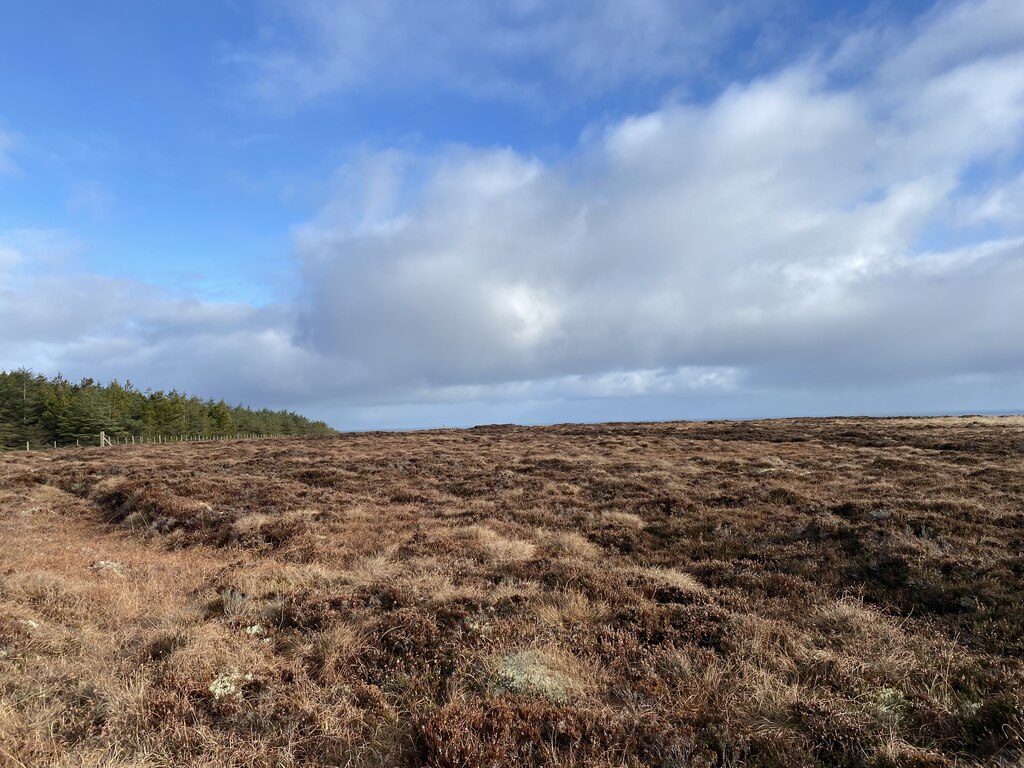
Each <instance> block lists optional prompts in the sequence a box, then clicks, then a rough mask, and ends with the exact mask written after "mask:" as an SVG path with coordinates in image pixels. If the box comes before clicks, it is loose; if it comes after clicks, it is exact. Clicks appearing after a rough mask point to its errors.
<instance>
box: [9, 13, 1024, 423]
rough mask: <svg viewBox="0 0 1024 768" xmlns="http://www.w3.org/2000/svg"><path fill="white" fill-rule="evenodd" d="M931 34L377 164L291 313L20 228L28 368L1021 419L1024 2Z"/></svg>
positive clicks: (618, 402)
mask: <svg viewBox="0 0 1024 768" xmlns="http://www.w3.org/2000/svg"><path fill="white" fill-rule="evenodd" d="M655 6H657V4H652V8H654V7H655ZM323 8H324V7H323V6H320V5H319V4H307V6H306V10H307V11H308V12H309V13H322V12H325V11H324V10H323ZM652 34H653V33H652ZM907 35H909V36H906V37H902V38H900V37H893V36H892V35H889V36H884V35H877V34H873V33H872V31H871V30H868V31H867V32H865V33H863V34H862V35H860V36H859V37H856V38H853V37H851V39H850V40H849V41H848V44H847V45H844V46H841V47H840V48H839V51H838V53H837V54H835V55H833V56H828V57H824V56H823V57H816V58H812V59H810V60H806V61H801V62H797V63H794V64H793V65H792V66H790V67H788V68H786V69H784V70H781V71H779V72H776V73H775V74H773V75H770V76H766V77H764V78H761V79H758V80H754V81H751V82H746V83H737V84H734V85H733V86H731V87H729V88H727V89H726V90H725V91H724V92H723V93H722V94H721V95H720V96H719V97H717V98H716V99H714V100H713V101H711V102H709V103H696V102H687V101H678V100H674V101H670V102H667V103H666V104H665V105H664V106H663V107H662V108H660V109H658V110H656V111H653V112H650V113H648V114H641V115H635V116H632V117H629V118H626V119H622V120H618V121H616V122H613V123H610V124H607V125H603V126H595V127H594V128H593V129H592V130H590V131H588V132H587V133H586V135H585V136H584V137H583V139H581V142H580V145H579V147H578V149H577V151H576V152H575V153H574V154H573V156H572V157H571V158H570V159H567V160H564V161H562V162H556V163H551V162H544V161H541V160H539V159H537V158H533V157H529V156H524V155H522V154H520V153H517V152H516V151H514V150H512V149H508V148H485V149H480V148H472V147H449V148H446V149H443V150H440V151H438V152H436V153H432V154H429V155H425V156H421V155H410V154H407V153H403V152H399V151H389V152H381V153H376V154H374V153H370V154H366V155H364V156H363V157H362V158H361V159H360V160H359V162H354V163H352V164H351V165H349V166H347V167H346V168H345V169H343V171H342V175H343V176H344V178H345V180H346V181H345V183H344V184H343V185H340V186H339V189H338V191H337V194H336V195H335V197H334V198H333V199H332V200H330V201H328V202H327V203H326V204H325V205H324V207H323V209H322V210H321V212H320V213H319V215H318V216H317V217H315V219H314V220H312V221H310V222H308V223H307V224H305V225H303V226H301V227H298V228H297V229H296V231H295V236H294V250H295V262H296V268H297V269H298V270H299V271H300V274H301V277H302V281H301V283H302V286H303V288H302V291H301V294H300V295H299V296H297V297H295V298H294V299H293V300H290V301H283V302H281V303H280V304H277V305H272V306H263V307H254V306H250V305H246V304H218V303H212V302H203V301H199V300H195V299H189V298H187V297H185V298H182V297H179V296H173V295H169V294H167V293H166V292H164V291H162V290H161V289H158V288H156V287H154V286H147V285H140V284H137V283H133V282H130V281H125V280H117V279H113V278H109V277H104V276H99V275H91V274H87V273H86V274H80V275H77V276H69V274H68V271H67V270H52V271H51V270H48V269H47V268H46V264H45V260H44V259H43V257H42V256H40V255H38V254H39V249H38V248H36V250H33V247H31V243H29V244H26V243H27V242H28V241H27V240H26V238H25V237H24V236H17V237H16V236H13V235H12V234H10V233H9V234H8V236H7V237H5V238H2V241H0V327H3V328H4V333H3V335H2V337H0V364H5V365H17V364H28V365H33V366H35V367H37V368H38V369H40V370H45V371H53V370H57V369H60V370H63V371H64V372H65V373H67V374H70V375H73V376H74V375H97V374H102V373H104V372H109V373H110V375H118V376H121V377H124V376H129V377H131V378H132V379H133V380H135V381H136V382H138V383H141V384H143V385H151V386H155V387H171V386H174V387H178V388H187V389H189V390H194V391H197V392H201V393H204V394H209V395H211V396H215V397H226V398H228V399H232V400H236V399H240V400H245V401H246V402H249V403H253V404H256V405H263V404H266V405H268V406H274V407H278V406H287V407H293V408H296V409H300V410H303V411H304V412H306V413H308V414H309V415H312V416H316V417H322V418H327V419H328V420H329V421H330V422H332V423H333V424H334V425H335V426H338V427H347V426H352V427H376V426H428V425H431V424H469V423H478V422H484V421H509V420H513V421H566V420H605V419H632V418H644V419H665V418H688V417H697V418H701V417H725V416H736V417H752V416H759V415H765V416H772V415H796V414H801V413H806V414H813V413H855V412H869V413H896V412H922V411H982V410H1006V409H1020V408H1022V407H1024V398H1022V397H1021V394H1022V392H1024V389H1022V386H1021V385H1022V384H1024V341H1022V339H1021V336H1020V333H1019V331H1020V329H1021V328H1024V308H1022V306H1021V301H1020V299H1021V297H1022V296H1024V219H1022V217H1021V213H1020V211H1021V210H1022V207H1021V205H1022V203H1024V195H1022V190H1024V176H1022V175H1020V173H1019V172H1012V171H1004V172H1001V173H989V174H987V175H986V177H985V181H984V183H982V182H978V181H977V180H976V177H977V173H976V171H977V169H978V168H979V167H1005V168H1013V167H1016V166H1014V164H1013V163H1010V162H1005V161H1007V159H1008V158H1013V157H1017V156H1018V155H1019V153H1020V151H1021V149H1022V147H1021V137H1022V136H1024V77H1021V73H1022V72H1024V8H1022V6H1020V5H1019V4H1016V3H1011V2H988V3H981V4H972V5H966V6H952V7H947V8H945V9H944V10H943V11H941V12H936V13H933V14H931V15H930V16H929V17H927V18H926V19H925V20H924V21H923V22H921V23H919V24H918V25H917V26H916V27H915V28H914V29H913V30H911V31H910V32H908V33H907ZM509 44H510V45H512V46H515V45H519V44H520V43H517V42H516V40H515V39H513V40H511V41H510V43H509ZM329 54H330V52H328V53H323V52H321V53H318V54H317V55H329ZM330 55H334V54H330ZM578 55H579V56H584V52H581V53H579V54H578ZM866 56H867V57H869V58H870V59H871V60H872V61H873V62H874V63H873V64H872V65H871V66H868V65H866V64H865V57H866ZM437 60H438V61H446V60H447V58H446V56H444V55H441V54H438V55H437ZM281 66H284V65H283V64H282V65H281ZM288 66H289V67H290V68H291V69H289V71H290V72H292V74H293V75H294V71H293V70H294V69H295V67H297V66H298V65H297V64H296V63H295V62H291V63H289V65H288ZM623 66H625V65H623ZM336 67H339V68H340V67H341V65H340V64H338V65H336ZM854 71H856V72H857V76H856V77H851V78H849V82H848V83H847V84H846V85H837V83H840V82H844V75H846V74H848V73H851V72H854ZM336 77H337V78H342V75H341V74H338V75H337V76H336ZM567 77H568V76H567ZM342 79H343V78H342ZM340 83H341V80H339V81H338V82H334V81H331V82H330V83H325V84H322V85H320V86H316V87H315V88H314V87H313V86H312V85H311V86H308V87H309V88H311V89H313V90H315V91H317V92H320V91H321V90H322V91H327V90H330V89H331V88H336V87H340ZM267 87H269V86H267ZM318 89H319V90H318ZM1000 163H1002V166H1000ZM42 239H43V240H45V238H42ZM30 240H31V239H30ZM33 242H36V243H38V242H40V238H39V237H36V239H35V240H34V241H33ZM95 295H104V296H105V297H107V299H106V301H105V302H104V305H103V307H101V308H98V307H97V306H96V305H95V302H93V301H92V297H93V296H95ZM168 361H173V363H168Z"/></svg>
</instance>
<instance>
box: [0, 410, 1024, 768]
mask: <svg viewBox="0 0 1024 768" xmlns="http://www.w3.org/2000/svg"><path fill="white" fill-rule="evenodd" d="M1022 452H1024V421H1022V420H1021V419H1018V418H977V419H975V418H964V419H931V420H929V419H893V420H856V419H837V420H813V419H807V420H795V421H780V422H761V423H758V422H753V423H751V422H748V423H724V422H723V423H709V424H657V425H636V424H622V425H600V426H561V427H551V428H537V429H525V428H518V427H488V428H480V429H475V430H465V431H455V430H442V431H435V432H423V433H409V434H375V435H340V436H337V437H331V438H306V439H289V440H286V441H285V440H282V441H275V442H263V443H259V442H243V443H209V444H187V445H176V446H139V447H134V448H126V447H122V448H117V449H113V448H111V449H105V450H100V449H82V450H80V451H71V450H68V451H61V452H47V453H41V452H40V453H31V454H28V455H25V454H6V455H0V765H2V766H5V767H6V766H7V765H10V766H68V767H70V766H97V767H99V766H153V767H154V768H161V767H164V766H167V767H170V766H267V767H268V768H269V767H270V766H300V765H325V766H393V765H405V766H419V765H425V766H426V765H429V766H520V765H552V766H554V765H560V766H568V765H579V766H647V765H651V766H654V765H657V766H684V765H685V766H711V765H722V766H735V765H758V766H801V765H836V766H878V767H879V768H881V766H904V765H907V766H953V765H966V764H989V765H1007V766H1010V765H1018V764H1019V763H1020V761H1021V750H1022V739H1024V714H1022V704H1021V693H1020V691H1021V690H1024V664H1022V661H1021V659H1022V658H1024V611H1022V609H1021V604H1022V599H1024V588H1022V587H1024V568H1022V566H1021V563H1022V553H1024V463H1022V461H1021V455H1022Z"/></svg>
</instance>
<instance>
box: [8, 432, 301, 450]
mask: <svg viewBox="0 0 1024 768" xmlns="http://www.w3.org/2000/svg"><path fill="white" fill-rule="evenodd" d="M275 437H294V435H282V434H276V433H263V432H239V433H236V434H232V435H145V434H141V435H113V436H111V435H108V434H107V433H106V432H100V434H99V437H98V438H96V437H93V438H85V439H83V438H76V439H75V442H74V443H70V442H69V443H64V444H61V445H58V441H56V440H54V441H52V442H39V443H36V444H35V445H33V444H32V442H31V441H26V442H25V450H26V451H38V450H55V449H58V448H86V447H89V446H92V447H96V446H97V445H99V446H100V447H107V446H110V447H115V446H130V445H153V444H169V443H220V442H227V441H231V440H266V439H270V438H275ZM0 450H3V449H2V448H0Z"/></svg>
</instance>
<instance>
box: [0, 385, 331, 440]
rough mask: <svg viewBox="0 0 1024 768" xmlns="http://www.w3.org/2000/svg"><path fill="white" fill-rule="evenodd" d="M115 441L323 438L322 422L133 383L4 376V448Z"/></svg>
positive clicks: (0, 423)
mask: <svg viewBox="0 0 1024 768" xmlns="http://www.w3.org/2000/svg"><path fill="white" fill-rule="evenodd" d="M100 431H103V432H106V433H107V435H109V436H110V437H111V438H116V437H129V436H131V435H136V436H140V437H147V438H150V437H156V436H157V435H164V436H165V437H170V436H172V435H207V436H227V435H235V434H240V433H262V434H278V435H319V434H329V433H331V432H333V431H334V430H332V429H331V428H330V427H328V426H327V425H326V424H325V423H324V422H322V421H312V420H310V419H307V418H305V417H304V416H300V415H299V414H297V413H292V412H291V411H271V410H269V409H266V408H262V409H260V410H254V409H252V408H246V407H244V406H241V405H234V406H232V405H228V404H227V403H225V402H224V401H223V400H219V401H214V400H203V399H202V398H199V397H196V396H194V395H186V394H183V393H181V392H177V391H175V390H171V391H170V392H162V391H158V392H153V391H149V390H147V391H145V392H140V391H139V390H137V389H135V387H133V386H132V384H131V382H128V381H126V382H125V383H124V384H121V383H120V382H118V381H116V380H114V381H111V382H110V383H109V384H106V385H103V384H100V383H99V382H97V381H94V380H93V379H88V378H87V379H82V380H81V381H80V382H77V383H75V382H71V381H68V380H67V379H65V378H64V377H63V376H61V375H59V374H58V375H57V376H55V377H53V378H48V377H46V376H43V375H41V374H36V373H33V372H32V371H30V370H27V369H24V368H22V369H19V370H16V371H9V372H8V371H0V448H20V449H24V448H25V443H26V442H28V443H29V444H30V445H33V446H35V445H53V443H54V442H56V443H57V445H58V446H62V445H75V444H76V441H80V442H81V444H82V445H95V444H96V441H97V439H98V435H99V433H100Z"/></svg>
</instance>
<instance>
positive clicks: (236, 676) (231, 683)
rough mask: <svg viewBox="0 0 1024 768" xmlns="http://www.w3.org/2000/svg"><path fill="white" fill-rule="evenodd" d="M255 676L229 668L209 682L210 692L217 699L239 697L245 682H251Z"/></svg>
mask: <svg viewBox="0 0 1024 768" xmlns="http://www.w3.org/2000/svg"><path fill="white" fill-rule="evenodd" d="M254 679H255V678H254V677H253V676H252V674H250V673H248V672H244V673H243V672H240V671H238V670H237V669H230V670H228V671H227V672H222V673H221V674H219V675H217V677H215V678H214V680H213V682H212V683H210V693H211V694H213V698H214V699H215V700H217V701H220V700H221V699H225V698H228V697H233V698H241V696H242V692H243V689H244V688H245V685H246V683H251V682H252V681H253V680H254Z"/></svg>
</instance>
